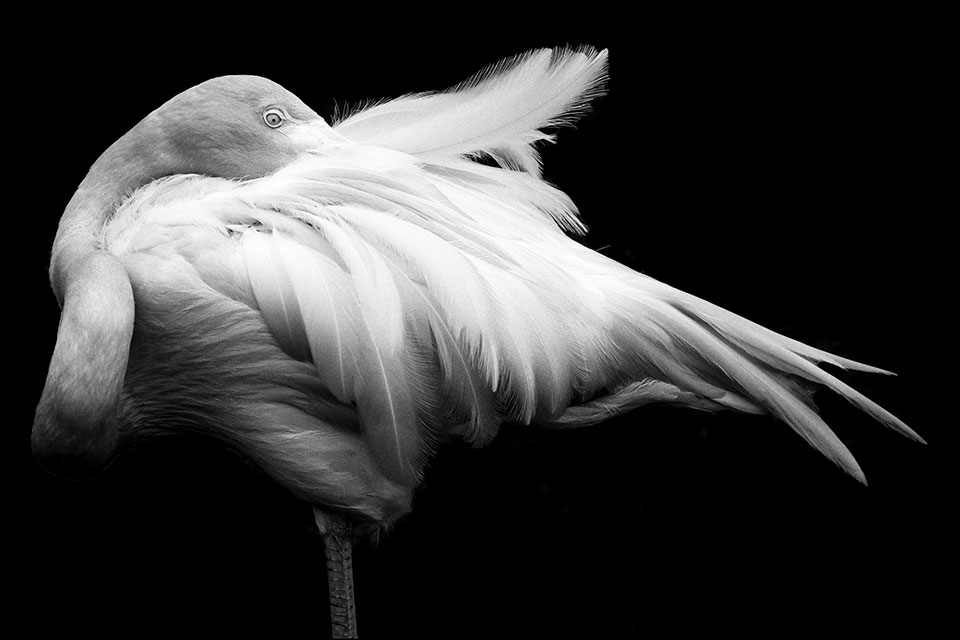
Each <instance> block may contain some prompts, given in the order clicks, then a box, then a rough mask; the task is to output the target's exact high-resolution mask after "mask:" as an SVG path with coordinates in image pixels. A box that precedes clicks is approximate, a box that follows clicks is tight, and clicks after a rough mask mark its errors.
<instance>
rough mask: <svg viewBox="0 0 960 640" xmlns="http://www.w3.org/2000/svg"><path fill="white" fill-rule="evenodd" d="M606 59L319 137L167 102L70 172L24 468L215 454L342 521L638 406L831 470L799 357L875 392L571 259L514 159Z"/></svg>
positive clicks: (563, 65)
mask: <svg viewBox="0 0 960 640" xmlns="http://www.w3.org/2000/svg"><path fill="white" fill-rule="evenodd" d="M605 73H606V52H596V51H593V50H591V49H581V50H558V51H547V50H543V51H537V52H531V53H530V54H527V55H525V56H522V57H519V58H517V59H515V60H512V61H509V62H508V63H505V64H501V65H498V66H496V67H494V68H491V69H490V70H488V71H486V72H484V73H482V74H480V75H479V76H477V77H475V78H474V79H472V80H470V81H468V82H467V83H464V84H463V85H460V86H458V87H456V88H454V89H452V90H450V91H447V92H443V93H437V94H423V95H413V96H406V97H403V98H400V99H398V100H395V101H391V102H385V103H380V104H374V105H371V106H368V107H366V108H364V109H361V110H359V111H357V112H356V113H353V114H352V115H348V116H346V117H345V118H343V119H341V120H340V121H339V122H336V123H334V125H333V126H329V125H328V124H327V123H326V122H324V121H323V120H322V119H321V118H320V117H319V116H317V114H315V113H314V112H313V111H312V110H310V109H309V108H308V107H306V105H304V104H303V103H302V102H301V101H300V100H299V99H297V98H296V97H295V96H293V95H292V94H290V93H289V92H287V91H286V90H284V89H282V88H281V87H279V86H278V85H276V84H275V83H272V82H270V81H268V80H265V79H263V78H256V77H249V76H229V77H223V78H217V79H214V80H211V81H209V82H207V83H204V84H202V85H199V86H198V87H194V88H193V89H190V90H188V91H186V92H184V93H183V94H181V95H180V96H177V97H176V98H174V99H172V100H171V101H170V102H168V103H167V104H165V105H163V106H162V107H161V108H159V109H158V110H157V111H155V112H154V113H152V114H150V115H149V116H148V117H147V118H145V119H144V120H143V121H142V122H141V123H140V124H139V125H137V126H136V127H135V128H134V129H133V130H131V132H130V133H129V134H127V135H126V136H124V137H123V138H121V139H120V140H118V141H117V143H115V144H114V145H113V146H112V147H111V148H110V149H108V150H107V152H105V153H104V155H103V156H102V157H101V158H100V159H99V160H98V161H97V162H96V163H95V164H94V165H93V167H92V168H91V171H90V173H89V175H88V176H87V178H86V179H85V180H84V182H83V183H82V184H81V185H80V187H79V189H78V190H77V193H76V195H75V196H74V198H73V200H71V202H70V204H69V205H68V207H67V210H66V212H65V213H64V216H63V218H62V221H61V226H60V230H59V232H58V235H57V239H56V241H55V243H54V249H53V259H52V262H51V279H52V282H53V286H54V291H55V293H56V295H57V296H58V299H59V300H60V302H61V305H62V308H63V311H62V318H61V325H60V330H59V334H58V341H57V347H56V349H55V352H54V355H53V358H52V361H51V366H50V370H49V375H48V378H47V383H46V386H45V389H44V393H43V396H42V398H41V401H40V404H39V406H38V409H37V414H36V422H35V426H34V432H33V443H34V450H35V451H36V453H37V455H38V456H39V457H40V458H41V460H42V461H43V462H44V464H45V465H47V466H49V467H50V468H51V469H53V470H55V471H62V472H64V473H73V472H78V471H79V472H85V473H89V472H91V471H95V470H97V469H99V468H101V467H102V466H103V465H104V464H105V463H106V462H108V461H109V459H110V458H111V457H112V456H113V455H114V454H115V452H116V451H117V449H118V447H120V446H122V445H123V443H125V442H129V441H135V440H136V439H137V438H139V437H141V436H145V435H149V434H151V433H154V432H158V431H170V430H173V431H182V430H195V431H200V432H203V433H206V434H210V435H213V436H214V437H216V438H219V439H222V440H223V441H224V442H226V443H227V444H229V445H230V446H232V447H236V448H237V449H239V450H240V451H242V452H243V453H244V454H245V455H246V456H248V457H249V458H250V459H252V460H253V461H254V462H255V463H256V464H258V465H259V466H260V467H262V468H263V469H264V470H265V471H267V472H268V473H269V474H270V475H271V476H272V477H273V478H275V479H276V480H277V481H278V482H279V483H280V484H282V485H283V486H285V487H286V488H288V489H289V490H290V491H292V492H293V493H294V494H296V495H297V496H299V497H301V498H303V499H304V500H306V501H309V502H310V503H311V504H313V505H315V506H317V507H319V508H322V509H324V510H328V511H330V512H333V513H337V514H340V515H343V516H346V517H347V518H349V519H350V520H351V521H353V522H356V523H358V524H360V525H372V526H381V525H385V524H389V523H392V522H394V521H395V520H396V519H397V518H399V517H401V516H402V515H403V514H404V513H406V512H407V511H409V509H410V507H411V500H412V496H413V491H414V490H415V488H416V486H417V484H418V482H419V480H420V477H421V474H422V471H423V468H424V465H425V464H427V463H428V461H429V459H430V458H431V456H433V455H434V453H435V452H436V449H437V446H438V444H439V443H441V442H442V441H443V440H445V439H448V438H463V439H466V440H468V441H470V442H472V443H475V444H477V445H482V444H485V443H488V442H489V441H490V440H491V439H492V438H493V437H494V436H495V435H496V432H497V429H498V427H499V425H500V424H502V423H504V422H512V423H519V424H537V425H541V426H545V427H559V428H566V427H578V426H584V425H589V424H595V423H596V422H599V421H601V420H604V419H606V418H608V417H610V416H613V415H617V414H619V413H622V412H624V411H627V410H631V409H634V408H636V407H638V406H640V405H643V404H647V403H653V402H665V403H671V404H676V405H681V406H687V407H693V408H697V409H703V410H711V411H712V410H720V409H732V410H738V411H745V412H751V413H770V414H772V415H773V416H775V417H777V418H779V419H781V420H782V421H784V422H786V423H787V424H789V425H790V426H791V427H792V428H793V429H794V430H795V431H796V432H797V433H798V434H800V435H801V436H802V437H803V438H804V439H805V440H807V441H808V442H809V443H810V444H811V445H813V446H814V447H816V448H817V449H818V450H820V451H821V452H822V453H824V455H826V456H828V457H829V458H830V459H831V460H833V461H835V462H836V463H837V464H838V465H839V466H841V467H842V468H843V469H844V470H846V471H847V472H849V473H850V474H851V475H853V476H854V477H856V478H858V479H860V480H863V479H864V478H863V474H862V472H861V471H860V468H859V467H858V466H857V463H856V462H855V461H854V459H853V457H852V455H851V454H850V452H849V451H848V450H847V449H846V447H845V446H844V445H843V444H842V443H841V442H840V441H839V439H837V438H836V436H835V435H834V434H833V432H832V431H831V430H830V429H829V427H827V425H826V424H825V423H824V422H823V420H822V419H821V418H820V417H819V416H818V415H817V413H816V411H815V410H814V409H813V407H812V404H811V403H810V401H809V393H810V391H811V389H812V388H813V387H814V386H824V387H826V388H828V389H830V390H832V391H834V392H836V393H838V394H840V395H841V396H843V397H845V398H846V399H848V400H849V401H850V402H852V403H853V404H855V405H856V406H858V407H859V408H861V409H863V410H864V411H866V412H867V413H869V414H870V415H872V416H873V417H875V418H876V419H878V420H879V421H880V422H882V423H883V424H886V425H887V426H889V427H891V428H893V429H896V430H897V431H900V432H901V433H903V434H905V435H907V436H910V437H912V438H915V439H919V436H917V435H916V434H915V433H914V432H913V431H912V430H910V428H909V427H907V426H906V425H905V424H903V423H902V422H901V421H900V420H898V419H897V418H895V417H894V416H892V415H891V414H889V413H888V412H886V411H885V410H883V409H882V408H880V407H879V406H878V405H876V404H875V403H873V402H872V401H870V400H868V399H867V398H865V397H864V396H862V395H861V394H859V393H858V392H857V391H855V390H854V389H852V388H850V387H849V386H848V385H847V384H845V383H844V382H842V381H840V380H839V379H837V378H836V377H835V376H833V375H831V374H830V373H828V372H827V371H825V370H823V369H822V368H820V367H818V366H817V364H818V363H821V362H827V363H830V364H832V365H835V366H839V367H843V368H849V369H855V370H863V371H871V372H875V373H882V372H881V371H880V370H879V369H875V368H873V367H870V366H866V365H862V364H859V363H857V362H853V361H851V360H848V359H845V358H840V357H837V356H834V355H832V354H829V353H826V352H824V351H822V350H819V349H815V348H813V347H810V346H807V345H804V344H802V343H800V342H797V341H794V340H791V339H789V338H786V337H784V336H781V335H778V334H776V333H774V332H772V331H769V330H767V329H764V328H763V327H760V326H759V325H757V324H755V323H752V322H750V321H748V320H745V319H744V318H741V317H739V316H737V315H735V314H733V313H730V312H728V311H725V310H723V309H721V308H719V307H717V306H715V305H713V304H710V303H708V302H706V301H704V300H701V299H699V298H697V297H694V296H692V295H688V294H685V293H683V292H681V291H678V290H677V289H674V288H672V287H670V286H668V285H666V284H663V283H660V282H658V281H656V280H654V279H652V278H650V277H647V276H645V275H643V274H640V273H637V272H635V271H633V270H631V269H629V268H627V267H625V266H622V265H620V264H618V263H616V262H615V261H613V260H611V259H609V258H607V257H605V256H603V255H601V254H599V253H597V252H594V251H592V250H590V249H588V248H587V247H585V246H583V245H582V244H580V243H578V242H577V241H576V240H575V239H572V238H571V237H570V235H571V234H578V233H583V232H584V231H585V228H584V226H583V225H582V224H581V222H580V220H579V218H578V215H577V211H576V208H575V206H574V204H573V203H572V202H571V201H570V199H569V198H568V197H567V196H566V195H565V194H564V193H563V192H562V191H560V190H559V189H557V188H556V187H554V186H552V185H550V184H548V183H547V182H546V181H544V180H543V179H542V178H541V175H540V166H539V158H538V156H537V153H536V151H535V145H536V144H537V143H540V142H543V141H545V140H547V139H548V138H549V136H548V135H547V134H545V133H544V132H543V130H544V129H546V128H549V127H553V126H558V125H563V124H566V123H568V122H570V121H572V119H574V118H575V117H576V116H577V115H579V114H580V113H581V112H582V111H584V110H585V109H586V107H587V105H588V103H589V101H590V100H591V99H592V98H594V97H596V96H597V95H599V94H600V93H601V92H602V87H603V82H604V80H605Z"/></svg>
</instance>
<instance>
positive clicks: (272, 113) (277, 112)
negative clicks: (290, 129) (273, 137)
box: [263, 108, 287, 129]
mask: <svg viewBox="0 0 960 640" xmlns="http://www.w3.org/2000/svg"><path fill="white" fill-rule="evenodd" d="M286 119H287V114H286V113H284V112H283V110H282V109H276V108H273V109H267V110H266V111H264V112H263V121H264V123H265V124H266V125H267V126H268V127H270V128H271V129H276V128H277V127H279V126H280V125H281V124H283V121H284V120H286Z"/></svg>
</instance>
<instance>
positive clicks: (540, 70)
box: [334, 48, 607, 175]
mask: <svg viewBox="0 0 960 640" xmlns="http://www.w3.org/2000/svg"><path fill="white" fill-rule="evenodd" d="M606 64H607V52H606V51H601V52H599V53H598V52H596V51H595V50H593V49H589V48H584V49H577V50H570V49H566V50H551V49H540V50H536V51H531V52H529V53H526V54H524V55H522V56H518V57H516V58H513V59H510V60H504V61H503V62H500V63H499V64H496V65H494V66H492V67H489V68H487V69H486V70H484V71H482V72H480V73H479V74H477V75H475V76H474V77H472V78H471V79H469V80H467V81H466V82H463V83H461V84H459V85H457V86H455V87H453V88H452V89H450V90H448V91H447V92H444V93H422V94H416V95H409V96H405V97H402V98H397V99H395V100H391V101H389V102H384V103H381V104H376V105H373V106H370V107H367V108H365V109H362V110H361V111H359V112H357V113H354V114H351V115H348V116H347V117H346V118H344V119H342V120H341V121H340V122H339V123H336V124H335V126H334V129H335V130H336V131H337V132H338V133H341V134H343V135H344V136H345V137H347V138H348V139H350V140H353V141H356V142H360V143H364V144H370V145H377V146H381V147H386V148H389V149H396V150H398V151H404V152H406V153H410V154H415V155H417V156H420V157H422V158H425V159H427V160H439V159H442V158H451V157H454V156H458V155H459V156H475V155H487V156H490V157H492V158H493V159H494V160H496V161H497V162H498V163H499V164H501V166H505V167H509V168H516V169H522V170H524V171H527V172H529V173H532V174H535V175H539V173H540V168H539V157H538V156H537V153H536V151H534V149H533V147H532V145H533V144H534V143H536V142H540V141H543V140H548V139H549V136H548V135H547V134H545V133H544V132H543V131H542V129H544V128H547V127H551V126H558V125H563V124H568V123H569V122H571V121H572V120H573V119H575V118H576V117H577V116H578V115H580V114H581V113H583V111H584V110H585V109H586V108H587V105H588V104H589V102H590V100H591V99H593V98H594V97H596V96H598V95H600V94H601V93H602V91H603V83H604V81H605V80H606Z"/></svg>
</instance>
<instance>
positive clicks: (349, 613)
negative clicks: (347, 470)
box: [313, 508, 357, 638]
mask: <svg viewBox="0 0 960 640" xmlns="http://www.w3.org/2000/svg"><path fill="white" fill-rule="evenodd" d="M313 517H314V519H315V520H316V522H317V528H319V529H320V534H321V535H322V536H323V544H324V548H325V550H326V554H327V584H328V585H329V587H330V625H331V627H332V629H333V635H332V637H333V638H356V637H357V612H356V605H355V604H354V600H353V541H352V530H351V527H350V525H348V524H347V522H346V521H345V520H344V519H343V518H341V517H340V516H337V515H333V514H330V513H325V512H323V511H321V510H320V509H317V508H314V510H313Z"/></svg>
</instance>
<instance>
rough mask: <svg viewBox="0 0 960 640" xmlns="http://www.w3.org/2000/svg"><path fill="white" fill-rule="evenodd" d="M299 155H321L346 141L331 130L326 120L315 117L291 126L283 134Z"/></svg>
mask: <svg viewBox="0 0 960 640" xmlns="http://www.w3.org/2000/svg"><path fill="white" fill-rule="evenodd" d="M285 133H286V134H287V136H288V137H289V139H290V142H291V143H293V146H294V147H295V148H296V149H297V151H298V152H300V153H323V152H325V151H327V150H328V149H330V148H331V147H332V146H334V145H337V144H338V143H341V142H344V141H346V138H344V137H343V136H342V135H340V134H339V133H337V132H336V131H334V130H333V128H332V127H331V126H330V125H329V124H327V122H326V120H324V119H323V118H321V117H319V116H318V117H317V118H315V119H313V120H307V121H305V122H301V123H296V124H293V125H291V126H290V127H289V128H288V129H287V131H286V132H285Z"/></svg>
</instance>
